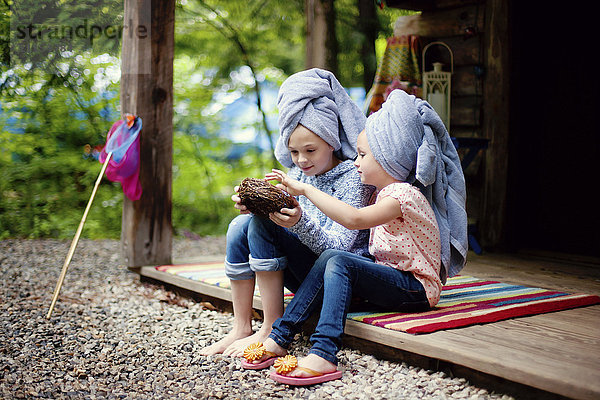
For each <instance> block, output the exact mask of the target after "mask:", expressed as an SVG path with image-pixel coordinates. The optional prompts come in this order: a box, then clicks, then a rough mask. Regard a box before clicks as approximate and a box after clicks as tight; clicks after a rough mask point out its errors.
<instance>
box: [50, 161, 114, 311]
mask: <svg viewBox="0 0 600 400" xmlns="http://www.w3.org/2000/svg"><path fill="white" fill-rule="evenodd" d="M111 156H112V152H111V153H108V155H107V156H106V160H104V164H102V169H101V170H100V175H98V179H96V184H94V190H92V195H91V196H90V200H89V201H88V203H87V206H86V207H85V211H84V212H83V217H82V218H81V222H79V227H77V231H76V232H75V236H74V237H73V241H72V242H71V247H70V248H69V252H68V253H67V258H66V259H65V263H64V264H63V267H62V271H61V273H60V277H59V278H58V282H57V283H56V288H55V289H54V295H53V297H52V303H51V304H50V310H48V315H46V318H47V319H50V316H51V315H52V310H54V305H55V304H56V300H57V299H58V293H59V292H60V288H61V287H62V284H63V281H64V280H65V276H66V275H67V269H68V268H69V264H70V263H71V258H73V253H74V252H75V247H77V243H78V242H79V236H81V231H82V230H83V225H84V224H85V220H86V218H87V215H88V211H90V207H91V206H92V201H93V200H94V197H95V196H96V191H97V190H98V186H99V185H100V181H102V177H103V176H104V172H105V171H106V167H107V166H108V161H109V160H110V157H111Z"/></svg>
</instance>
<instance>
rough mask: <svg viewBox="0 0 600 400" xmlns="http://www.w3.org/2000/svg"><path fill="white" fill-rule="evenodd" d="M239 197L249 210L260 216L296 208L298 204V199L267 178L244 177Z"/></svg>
mask: <svg viewBox="0 0 600 400" xmlns="http://www.w3.org/2000/svg"><path fill="white" fill-rule="evenodd" d="M238 197H239V198H240V204H242V205H244V206H246V208H247V209H248V211H250V212H252V213H254V214H256V215H260V216H268V215H269V214H270V213H273V212H276V211H279V210H281V209H282V208H295V207H296V206H297V204H298V202H297V201H296V199H294V198H293V197H292V196H290V195H289V194H288V193H287V192H285V191H283V190H281V189H279V188H277V187H275V186H273V185H271V184H270V183H269V182H268V181H267V180H266V179H256V178H246V179H244V180H243V181H242V182H241V183H240V186H239V189H238Z"/></svg>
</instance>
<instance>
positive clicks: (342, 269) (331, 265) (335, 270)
mask: <svg viewBox="0 0 600 400" xmlns="http://www.w3.org/2000/svg"><path fill="white" fill-rule="evenodd" d="M346 264H347V263H346V262H344V256H342V255H339V254H334V255H333V256H332V257H330V258H329V259H328V260H327V264H326V265H325V272H324V274H325V275H324V276H325V277H327V276H328V275H334V274H345V273H346V272H347V270H348V268H347V266H346Z"/></svg>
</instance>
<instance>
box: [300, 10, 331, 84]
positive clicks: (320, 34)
mask: <svg viewBox="0 0 600 400" xmlns="http://www.w3.org/2000/svg"><path fill="white" fill-rule="evenodd" d="M305 10H306V68H315V67H317V68H323V69H326V70H329V71H331V72H333V73H334V74H335V75H337V73H338V62H337V55H338V42H337V37H336V34H335V7H334V0H306V2H305Z"/></svg>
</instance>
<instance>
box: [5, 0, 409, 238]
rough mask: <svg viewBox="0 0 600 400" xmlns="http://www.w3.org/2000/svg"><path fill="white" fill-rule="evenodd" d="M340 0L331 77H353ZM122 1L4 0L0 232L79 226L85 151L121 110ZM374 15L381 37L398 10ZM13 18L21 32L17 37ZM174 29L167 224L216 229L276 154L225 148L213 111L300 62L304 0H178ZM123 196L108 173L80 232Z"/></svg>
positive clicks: (347, 18)
mask: <svg viewBox="0 0 600 400" xmlns="http://www.w3.org/2000/svg"><path fill="white" fill-rule="evenodd" d="M335 4H336V12H337V15H338V21H337V32H338V34H337V36H338V41H339V42H340V46H339V48H340V54H339V60H340V72H339V78H340V81H341V82H342V83H343V84H344V85H345V86H347V87H348V86H360V85H362V77H361V72H362V69H361V68H362V61H361V60H360V59H359V57H360V56H359V54H360V51H359V47H358V46H359V43H360V40H359V39H360V38H359V37H357V36H356V35H357V33H356V29H355V28H354V27H355V25H356V18H358V15H357V10H356V1H355V0H339V1H336V2H335ZM122 8H123V4H122V1H121V0H44V1H42V2H39V1H33V0H19V1H18V2H16V1H12V0H6V1H3V2H0V50H1V51H2V57H1V58H0V68H1V70H0V239H4V238H8V237H29V238H37V237H57V238H72V237H73V235H74V233H75V231H76V229H77V227H78V224H79V221H80V220H81V217H82V215H83V212H84V209H85V207H86V205H87V202H88V200H89V198H90V195H91V193H92V188H93V186H94V183H95V181H96V179H97V177H98V174H99V172H100V168H101V165H100V163H99V162H98V161H97V160H96V159H94V158H93V157H92V154H93V149H94V148H96V150H98V148H99V147H101V146H102V145H103V144H104V142H105V136H106V132H107V131H108V130H109V128H110V126H111V125H112V123H113V122H114V121H115V120H116V119H117V118H119V103H118V102H119V79H120V65H119V58H118V57H119V53H120V44H121V43H120V40H118V38H116V37H115V36H114V32H115V31H114V30H111V29H113V28H114V27H116V26H121V25H122V24H123V15H122ZM378 15H379V17H380V26H381V27H382V28H381V29H382V31H381V32H382V33H381V35H380V42H379V43H378V46H379V48H381V47H382V44H381V43H382V42H381V41H383V42H384V41H385V39H384V38H385V37H387V36H389V34H391V29H392V21H393V20H395V18H396V16H397V15H398V12H397V10H393V9H385V10H383V11H380V12H378ZM29 23H33V24H34V25H32V27H33V28H32V29H31V30H27V29H28V28H27V27H28V26H29V25H28V24H29ZM18 27H21V28H23V27H25V29H26V30H25V31H24V30H21V32H27V33H28V35H29V37H26V38H25V39H26V40H24V41H18V40H16V39H19V37H17V36H15V35H17V34H18V33H19V30H18ZM41 27H45V28H46V31H45V32H46V33H45V34H44V35H45V36H36V35H38V34H40V33H41V30H40V29H41ZM57 27H60V29H61V30H57ZM69 27H71V28H73V29H76V28H77V27H80V30H79V31H78V32H79V36H77V37H76V38H75V39H76V40H65V38H66V39H69V38H68V37H67V36H65V35H66V34H68V32H74V31H69V30H68V29H69ZM81 27H83V28H81ZM92 27H98V28H99V30H97V31H95V32H93V31H92ZM63 28H64V29H63ZM36 29H37V30H36ZM175 29H176V36H175V60H174V70H175V74H174V119H173V122H174V142H173V148H174V157H173V196H172V198H173V212H172V217H173V226H174V229H175V231H176V232H177V233H186V232H192V233H194V234H199V235H215V234H224V233H225V232H226V228H227V225H228V224H229V222H230V221H231V219H232V218H233V217H234V216H235V215H237V211H236V210H235V209H234V208H233V203H232V201H231V199H230V198H231V195H232V194H233V191H234V189H233V188H234V186H236V185H237V184H239V182H240V181H241V180H242V179H243V178H245V177H260V176H263V175H264V173H265V172H267V171H269V170H270V168H272V167H273V166H278V167H279V165H278V164H277V163H276V162H275V160H274V157H273V152H272V151H265V152H262V153H261V152H259V151H258V150H256V147H255V146H253V144H254V143H250V144H249V145H248V148H247V150H246V151H245V153H244V154H243V156H242V157H241V158H237V157H231V156H230V153H231V150H232V141H231V140H229V139H227V138H224V137H221V136H219V132H220V129H221V126H222V122H223V121H222V119H223V116H222V113H221V110H222V109H223V107H225V106H226V105H227V104H229V103H230V102H231V101H233V99H236V98H238V97H240V96H250V98H252V99H254V101H256V102H258V100H261V101H262V100H263V97H262V96H261V97H258V95H261V94H262V92H261V90H263V89H264V87H265V86H266V85H268V84H271V85H275V86H279V85H280V84H281V83H282V82H283V80H284V79H285V78H286V77H287V76H289V75H290V74H292V73H295V72H297V71H300V70H302V69H303V68H304V49H305V40H304V37H305V17H304V0H288V1H285V2H282V1H274V0H261V1H253V2H248V1H245V0H231V1H227V2H223V1H217V0H178V3H177V8H176V24H175ZM52 32H54V33H53V34H52V35H51V34H50V33H52ZM38 37H41V38H42V39H43V40H34V39H36V38H38ZM21 39H22V38H21ZM11 40H12V42H11ZM11 44H12V46H11ZM15 45H18V46H17V47H15ZM384 46H385V44H383V47H384ZM263 105H264V104H263ZM276 112H277V110H270V109H265V107H258V106H257V108H256V115H257V117H258V118H257V122H251V124H252V127H253V128H254V129H255V130H256V132H257V137H256V138H255V140H254V141H255V142H256V141H258V140H259V139H261V138H266V139H267V140H268V141H269V142H270V143H271V144H272V143H273V142H274V139H275V137H276V133H277V127H276V126H270V125H269V123H268V122H267V117H273V116H276V115H275V114H276ZM122 199H123V193H122V190H121V186H120V184H119V183H112V182H109V181H108V180H107V179H103V181H102V184H101V185H100V187H99V189H98V191H97V194H96V197H95V199H94V203H93V205H92V207H91V209H90V213H89V215H88V217H87V220H86V223H85V228H84V230H83V237H90V238H104V237H108V238H118V237H119V236H120V229H121V228H120V226H121V213H122Z"/></svg>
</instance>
